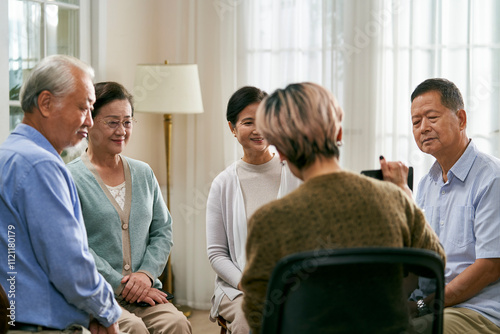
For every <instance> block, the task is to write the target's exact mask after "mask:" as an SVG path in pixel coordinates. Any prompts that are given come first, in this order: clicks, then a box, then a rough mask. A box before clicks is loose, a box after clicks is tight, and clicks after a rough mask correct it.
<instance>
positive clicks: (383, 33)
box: [238, 0, 500, 183]
mask: <svg viewBox="0 0 500 334" xmlns="http://www.w3.org/2000/svg"><path fill="white" fill-rule="evenodd" d="M239 3H240V4H241V5H242V6H241V7H245V10H244V11H241V15H240V16H238V19H239V22H240V23H241V29H245V35H244V37H245V38H244V39H243V40H242V42H240V43H239V44H238V49H239V55H240V58H241V59H244V60H245V62H242V63H244V64H245V68H244V69H241V71H242V72H243V73H244V75H242V76H240V77H239V78H244V79H245V80H247V82H250V83H252V84H255V85H256V86H260V87H263V88H265V89H267V90H273V89H275V88H279V87H283V86H285V85H286V84H288V83H291V82H298V81H314V82H317V83H320V84H322V85H323V86H325V87H327V88H328V89H330V90H331V91H332V92H333V93H334V94H335V95H336V96H337V98H338V99H339V101H340V103H341V105H342V107H343V108H344V110H345V119H344V122H343V126H344V143H345V145H344V147H343V148H342V149H341V163H342V165H343V166H344V168H346V169H350V170H352V171H360V170H362V169H369V168H378V166H379V164H378V157H379V156H380V155H384V156H386V158H388V159H394V160H402V161H404V162H406V163H407V164H409V165H412V166H414V168H415V183H417V182H418V181H419V180H420V177H421V176H422V175H423V174H425V173H426V171H427V169H428V168H429V166H430V164H431V163H432V161H433V159H432V157H429V156H426V155H424V154H423V153H421V152H420V151H419V150H418V148H417V146H416V145H415V143H414V141H413V135H412V133H411V123H410V116H409V115H410V95H411V92H412V91H413V89H414V88H415V87H416V86H417V85H418V84H419V83H420V82H422V81H423V80H425V79H427V78H430V77H445V78H447V79H449V80H451V81H453V82H455V84H456V85H457V86H458V87H459V89H460V90H461V91H462V94H463V97H464V100H465V104H466V110H467V111H468V115H469V122H468V135H469V136H470V137H472V138H474V140H475V141H476V143H477V144H478V145H479V147H480V148H481V149H483V150H484V151H486V152H488V153H491V154H494V155H496V156H499V154H500V152H499V149H500V145H499V144H500V143H499V130H498V129H499V125H500V121H499V116H498V112H497V111H498V107H499V101H498V99H499V95H500V94H499V84H500V82H499V79H498V74H499V65H498V64H499V63H500V48H499V47H500V44H499V42H500V36H499V35H500V29H499V26H500V23H499V21H498V20H495V17H498V15H499V14H500V4H499V2H498V1H494V0H486V1H472V0H418V1H417V0H329V1H327V0H272V1H269V0H254V1H239ZM239 13H240V12H239Z"/></svg>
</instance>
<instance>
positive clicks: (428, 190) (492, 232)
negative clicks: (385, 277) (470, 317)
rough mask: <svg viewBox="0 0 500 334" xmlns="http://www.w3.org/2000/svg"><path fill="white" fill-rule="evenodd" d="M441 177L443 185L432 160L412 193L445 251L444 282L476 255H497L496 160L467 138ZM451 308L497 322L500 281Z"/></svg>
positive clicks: (499, 176)
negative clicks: (465, 144) (478, 314)
mask: <svg viewBox="0 0 500 334" xmlns="http://www.w3.org/2000/svg"><path fill="white" fill-rule="evenodd" d="M447 176H448V182H446V183H444V182H443V177H442V169H441V166H440V165H439V164H438V163H437V161H436V162H435V163H434V165H433V166H432V167H431V169H430V171H429V173H428V174H427V175H426V176H424V177H423V178H422V180H421V182H420V184H419V187H418V194H417V203H418V205H419V206H420V207H421V208H423V209H424V210H425V216H426V218H427V221H428V222H429V223H430V224H431V226H432V228H433V229H434V231H436V234H437V235H438V236H439V240H440V241H441V243H442V244H443V247H444V250H445V252H446V256H447V262H446V269H445V283H446V284H447V283H449V282H450V281H451V280H453V279H454V278H455V277H456V276H457V275H459V274H460V273H461V272H462V271H464V269H466V268H467V267H468V266H470V265H471V264H472V263H474V261H475V260H476V259H480V258H500V160H499V159H496V158H494V157H492V156H489V155H487V154H484V153H482V152H480V151H479V150H478V149H477V148H476V146H475V145H474V143H473V142H472V141H471V142H470V143H469V146H468V147H467V149H466V150H465V152H464V153H463V154H462V156H461V157H460V159H459V160H458V161H457V162H456V163H455V165H454V166H453V167H452V168H451V169H450V170H449V171H448V174H447ZM455 307H466V308H469V309H472V310H474V311H477V312H479V313H481V314H482V315H484V316H485V317H486V318H488V319H490V320H491V321H492V322H494V323H495V324H496V325H497V326H500V280H498V281H497V282H495V283H493V284H490V285H489V286H487V287H485V288H484V289H483V290H482V291H480V292H479V293H478V294H477V295H475V296H474V297H472V298H471V299H469V300H467V301H465V302H463V303H461V304H457V305H455Z"/></svg>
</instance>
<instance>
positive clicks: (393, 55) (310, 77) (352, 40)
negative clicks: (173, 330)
mask: <svg viewBox="0 0 500 334" xmlns="http://www.w3.org/2000/svg"><path fill="white" fill-rule="evenodd" d="M170 2H171V3H172V4H175V6H173V7H174V8H177V9H176V11H175V12H173V13H171V14H170V15H174V16H175V17H176V19H177V20H178V22H180V23H181V24H182V25H183V26H184V27H183V28H182V29H181V28H179V30H178V31H175V32H169V33H172V34H175V35H176V41H177V42H176V43H175V45H173V46H172V47H175V48H176V50H177V51H176V52H177V55H178V56H177V59H175V61H176V62H195V63H198V65H199V70H200V79H201V85H202V91H203V98H204V106H205V113H204V114H202V115H199V116H188V117H186V116H179V117H176V116H174V136H173V137H174V138H175V139H174V143H173V145H174V147H173V173H172V175H175V179H174V180H172V181H173V182H172V183H173V188H172V203H173V204H172V208H171V209H172V210H171V211H172V215H173V216H174V219H175V235H176V238H175V240H176V244H175V247H174V251H173V255H172V256H173V268H174V274H175V287H176V297H177V299H178V301H179V302H181V303H183V304H188V305H190V306H193V307H197V308H208V307H209V305H210V302H209V299H210V296H211V294H212V291H213V278H214V274H213V271H212V269H211V268H210V265H209V264H208V260H207V256H206V241H205V206H206V198H207V195H208V190H209V187H210V184H211V182H212V180H213V178H214V177H215V176H216V175H217V174H218V173H219V172H220V171H222V170H223V169H224V168H225V167H226V166H227V165H229V164H230V163H231V162H233V161H234V160H236V159H237V158H238V157H240V156H241V152H240V151H239V145H237V144H236V142H235V139H234V138H233V137H232V136H231V135H230V132H229V130H228V129H227V124H226V120H225V107H226V103H227V100H228V98H229V97H230V95H231V94H232V93H233V92H234V91H235V90H236V89H237V88H238V87H241V86H243V85H249V84H250V85H255V86H258V87H260V88H262V89H265V90H267V91H268V92H271V91H272V90H274V89H276V88H279V87H283V86H285V85H286V84H288V83H292V82H298V81H314V82H317V83H319V84H322V85H323V86H325V87H327V88H328V89H330V90H331V91H332V92H333V93H334V94H335V95H336V96H337V98H338V99H339V101H340V103H341V105H342V107H343V108H344V110H345V119H344V122H343V126H344V146H343V147H342V149H341V164H342V165H343V167H344V168H346V169H349V170H352V171H355V172H359V171H361V170H363V169H370V168H378V157H379V156H380V155H384V156H386V157H387V158H388V159H395V160H402V161H405V162H406V163H408V164H409V165H412V166H414V168H415V183H417V182H418V181H419V179H420V177H421V176H422V175H423V174H425V173H426V171H427V169H428V168H429V166H430V164H431V163H432V161H433V159H432V157H428V156H426V155H424V154H423V153H421V152H420V151H419V150H418V148H417V147H416V145H415V143H414V141H413V136H412V133H411V123H410V101H409V99H410V94H411V92H412V91H413V89H414V88H415V87H416V85H418V84H419V83H420V82H421V81H423V80H424V79H426V78H429V77H445V78H448V79H450V80H452V81H454V82H455V83H456V84H457V86H458V87H459V88H460V89H461V91H462V94H463V96H464V99H465V104H466V110H467V111H468V116H469V122H468V123H469V124H468V135H469V136H470V137H472V138H473V139H474V140H475V141H476V143H477V144H478V145H479V147H480V148H481V149H483V150H484V151H486V152H488V153H491V154H493V155H496V156H499V153H500V152H499V149H500V143H499V138H498V137H499V125H500V118H499V116H498V110H499V97H500V94H499V90H500V82H499V79H498V77H499V76H498V75H499V69H500V66H499V65H498V64H500V28H499V26H500V21H498V20H496V17H498V16H499V14H500V5H499V3H498V2H497V1H495V0H482V1H472V0H418V1H417V0H215V1H206V0H170ZM179 138H181V139H182V140H183V141H185V142H187V143H189V145H187V147H193V148H194V149H193V151H189V152H184V151H182V149H176V142H175V140H180V139H179ZM181 147H185V146H183V145H181Z"/></svg>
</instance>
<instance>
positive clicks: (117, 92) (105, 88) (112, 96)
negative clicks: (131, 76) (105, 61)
mask: <svg viewBox="0 0 500 334" xmlns="http://www.w3.org/2000/svg"><path fill="white" fill-rule="evenodd" d="M94 87H95V103H94V110H93V111H92V118H95V117H96V116H97V115H99V109H101V107H103V106H105V105H106V104H108V103H111V102H113V101H115V100H128V102H129V103H130V107H131V108H132V116H134V100H133V97H132V95H131V94H130V93H129V92H128V91H127V90H126V89H125V87H123V86H122V85H120V84H119V83H118V82H113V81H107V82H99V83H96V84H95V85H94Z"/></svg>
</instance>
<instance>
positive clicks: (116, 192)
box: [68, 82, 191, 334]
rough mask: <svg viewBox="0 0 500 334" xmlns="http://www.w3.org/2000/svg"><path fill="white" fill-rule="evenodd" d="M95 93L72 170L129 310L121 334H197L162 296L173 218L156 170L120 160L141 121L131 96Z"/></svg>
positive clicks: (100, 263)
mask: <svg viewBox="0 0 500 334" xmlns="http://www.w3.org/2000/svg"><path fill="white" fill-rule="evenodd" d="M95 91H96V102H95V104H94V110H93V111H92V118H93V120H94V126H93V127H92V128H91V129H90V130H89V138H88V149H87V150H86V151H85V152H84V153H83V154H82V155H81V157H79V158H77V159H76V160H74V161H72V162H71V163H69V164H68V168H69V170H70V171H71V173H72V175H73V178H74V179H75V183H76V186H77V188H78V195H79V197H80V202H81V206H82V211H83V217H84V221H85V226H86V229H87V234H88V240H89V247H90V252H91V253H92V255H93V256H94V259H95V262H96V265H97V269H98V271H99V272H100V273H101V274H102V275H103V276H104V278H105V279H106V280H107V282H108V283H109V284H111V286H112V287H113V289H114V291H115V296H116V299H117V300H118V302H119V303H120V305H121V307H122V311H123V312H122V316H121V317H120V319H119V320H118V324H119V326H120V331H122V332H127V333H134V334H135V333H144V334H149V333H191V325H190V323H189V322H188V320H187V319H186V317H185V316H184V315H183V314H182V312H180V311H178V310H177V309H176V308H175V306H174V305H173V304H171V303H169V302H168V300H167V298H166V294H165V293H164V292H163V291H161V290H160V288H161V282H160V281H159V279H158V276H160V274H161V273H162V271H163V268H164V266H165V263H166V262H167V258H168V255H169V253H170V248H171V247H172V219H171V217H170V213H169V212H168V209H167V207H166V205H165V202H164V201H163V198H162V195H161V191H160V187H159V185H158V181H157V180H156V177H155V176H154V174H153V171H152V169H151V168H150V167H149V165H147V164H146V163H144V162H141V161H137V160H134V159H130V158H127V157H124V156H122V155H121V153H122V151H123V149H124V148H125V146H126V145H127V143H128V141H129V139H130V136H131V134H132V130H133V125H134V122H135V120H134V118H133V116H134V110H133V102H132V96H131V95H130V94H129V93H128V92H127V91H126V90H125V88H124V87H123V86H122V85H120V84H118V83H116V82H102V83H98V84H96V85H95ZM139 303H141V304H139ZM142 305H147V306H142Z"/></svg>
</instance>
